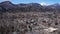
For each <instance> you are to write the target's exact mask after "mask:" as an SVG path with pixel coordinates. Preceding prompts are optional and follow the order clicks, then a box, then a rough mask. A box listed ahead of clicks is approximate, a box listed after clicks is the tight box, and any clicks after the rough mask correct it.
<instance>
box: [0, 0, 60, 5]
mask: <svg viewBox="0 0 60 34" xmlns="http://www.w3.org/2000/svg"><path fill="white" fill-rule="evenodd" d="M3 1H11V2H12V3H14V4H19V3H40V4H47V5H48V4H54V3H60V0H0V2H3Z"/></svg>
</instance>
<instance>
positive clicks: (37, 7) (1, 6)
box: [0, 1, 60, 12]
mask: <svg viewBox="0 0 60 34" xmlns="http://www.w3.org/2000/svg"><path fill="white" fill-rule="evenodd" d="M46 11H51V12H54V11H60V4H59V3H56V4H53V5H48V6H42V5H41V4H38V3H29V4H13V3H11V2H10V1H5V2H1V3H0V12H46Z"/></svg>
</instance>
